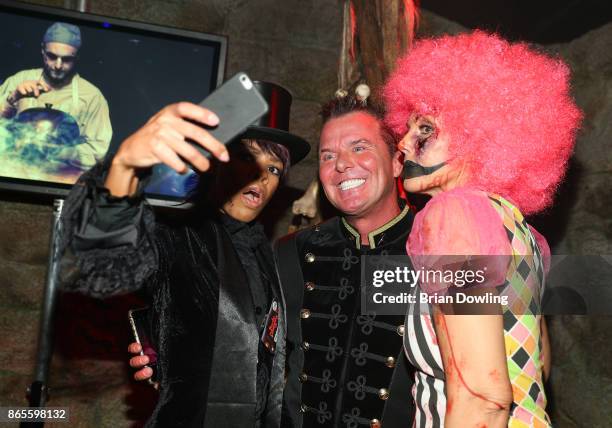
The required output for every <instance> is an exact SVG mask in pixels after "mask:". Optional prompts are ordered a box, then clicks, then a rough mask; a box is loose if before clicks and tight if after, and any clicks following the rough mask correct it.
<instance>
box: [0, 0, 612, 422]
mask: <svg viewBox="0 0 612 428" xmlns="http://www.w3.org/2000/svg"><path fill="white" fill-rule="evenodd" d="M38 3H40V4H47V5H53V6H62V5H63V4H64V2H63V1H62V0H46V1H45V0H39V1H38ZM89 3H90V8H91V12H93V13H97V14H102V15H109V16H115V17H119V18H127V19H133V20H138V21H145V22H151V23H156V24H162V25H169V26H175V27H180V28H186V29H190V30H196V31H206V32H213V33H220V34H225V35H227V36H229V50H228V70H227V75H228V76H229V75H231V74H233V73H234V72H236V71H239V70H244V71H246V72H247V73H249V74H250V75H251V76H252V77H253V78H257V79H265V80H271V81H276V82H278V83H280V84H283V85H285V86H287V87H288V88H290V89H291V90H292V92H293V93H294V105H293V109H292V120H291V127H292V130H293V131H294V132H296V133H298V134H300V135H302V136H304V137H305V138H307V139H308V140H309V141H311V142H313V143H314V142H316V141H317V138H318V131H319V128H320V123H319V119H318V117H317V112H318V106H319V103H320V102H322V101H324V100H325V99H326V98H328V97H329V96H330V95H331V94H333V92H334V90H335V89H336V65H337V53H338V51H339V47H340V46H339V43H340V36H339V35H340V24H341V16H340V7H339V5H338V3H337V2H336V1H330V0H310V1H307V2H305V1H300V0H283V1H275V0H207V1H204V0H164V1H162V0H148V1H137V0H131V1H125V0H95V1H94V0H90V2H89ZM462 30H463V28H462V27H461V26H459V25H457V24H455V23H452V22H449V21H447V20H444V19H441V18H439V17H437V16H435V15H432V14H429V13H427V12H426V11H424V13H423V19H422V26H421V30H420V34H421V35H425V36H427V35H437V34H442V33H447V32H449V33H456V32H459V31H462ZM610 42H612V25H608V26H606V27H603V28H601V29H598V30H595V31H593V32H591V33H589V34H586V35H584V36H583V37H581V38H579V39H577V40H575V41H573V42H571V43H568V44H563V45H556V46H548V47H545V48H546V49H548V50H550V51H552V52H557V53H559V54H560V55H561V56H562V57H563V58H564V59H566V60H567V61H568V62H569V63H570V65H571V66H572V69H573V70H574V92H575V95H576V98H577V100H578V103H579V104H580V106H581V107H582V108H583V109H584V111H585V113H586V120H585V126H584V130H583V132H582V134H581V136H580V139H579V143H578V146H577V149H576V156H575V160H574V162H573V165H572V169H571V171H570V174H569V175H568V178H567V180H566V183H565V184H564V186H563V188H562V194H561V197H560V198H559V200H558V203H557V205H556V207H555V208H554V209H553V210H551V211H550V212H549V213H548V214H547V215H545V216H541V217H539V218H537V219H534V220H535V222H536V224H537V225H538V226H539V228H540V229H542V230H543V231H544V232H545V235H546V236H547V237H548V238H549V239H551V241H552V243H553V244H554V248H555V249H557V250H558V252H562V253H591V254H610V245H612V239H611V235H612V228H611V220H610V218H611V216H610V214H611V213H610V210H611V208H610V205H609V204H608V202H609V201H610V197H611V196H612V195H611V191H610V185H609V183H610V178H611V177H610V176H611V174H612V168H611V163H610V161H611V157H610V156H611V155H610V151H609V147H610V141H611V139H612V129H611V128H610V125H609V124H610V123H612V97H611V95H612V94H611V93H610V92H611V91H612V83H611V79H612V54H610V52H609V46H610V45H611V43H610ZM315 168H316V157H315V156H314V154H311V155H310V156H309V158H308V159H307V160H305V161H304V162H302V163H301V164H300V165H298V166H297V167H295V168H294V169H293V170H292V173H291V178H290V181H289V186H288V188H287V189H285V190H284V191H283V194H282V197H281V198H277V202H276V203H275V205H274V206H273V207H272V208H271V209H270V210H268V214H270V215H271V216H272V217H275V218H280V221H279V222H277V224H276V226H275V227H274V228H273V229H271V230H270V232H271V234H273V235H274V236H279V235H281V234H282V232H283V231H284V230H286V229H287V224H288V222H289V216H288V215H287V212H288V211H287V209H288V207H289V206H290V203H291V201H292V200H293V199H295V198H296V197H297V196H298V195H299V194H300V189H303V188H304V187H305V186H306V185H307V183H308V182H309V180H310V179H311V177H312V176H313V174H314V171H315ZM50 221H51V208H50V207H49V206H47V205H41V204H36V203H33V202H32V201H23V200H18V199H16V198H15V197H13V196H10V195H5V194H2V195H1V197H0V405H2V406H8V405H13V406H16V405H23V404H24V398H23V395H24V390H25V387H26V386H27V385H28V384H29V383H30V382H31V373H32V368H33V365H34V358H35V352H36V349H35V347H36V334H37V328H38V317H39V310H40V302H41V299H42V292H43V286H42V284H43V283H44V277H45V271H46V263H47V251H48V237H49V225H50ZM141 302H142V301H141V300H140V298H139V297H138V296H127V297H121V298H114V299H110V300H107V301H97V300H92V299H87V298H83V297H80V296H74V295H63V296H61V299H60V307H59V310H58V318H57V322H56V328H57V332H58V334H57V339H56V350H55V353H54V358H53V363H52V367H51V379H50V384H51V386H52V391H51V393H52V397H51V402H50V403H49V405H54V406H69V407H70V410H71V413H72V415H71V423H70V426H75V427H89V426H105V427H106V426H108V427H121V426H138V425H140V424H142V421H144V420H145V419H146V417H147V415H148V413H149V412H150V411H151V409H152V406H153V405H154V403H155V392H154V391H153V390H152V389H151V388H149V387H147V386H146V385H138V384H136V383H135V382H131V381H130V373H131V370H130V369H129V367H127V364H126V358H127V354H126V352H125V347H126V345H127V343H128V342H129V331H128V327H127V320H126V313H127V309H128V308H131V307H137V306H139V305H140V304H141ZM549 322H550V329H551V338H552V343H553V376H552V379H551V382H550V388H551V392H550V395H551V398H552V407H551V411H552V415H553V418H554V422H555V426H559V427H572V428H573V427H609V426H612V411H611V410H610V406H609V403H610V400H611V398H612V390H611V389H610V385H612V382H611V381H612V379H611V378H612V372H611V369H610V366H609V365H608V364H606V361H607V360H608V359H609V358H608V357H607V355H609V353H610V350H611V345H610V343H609V338H610V327H611V324H612V322H611V319H610V318H601V317H600V318H588V317H569V316H565V317H554V318H552V319H551V320H550V321H549ZM59 426H65V425H59Z"/></svg>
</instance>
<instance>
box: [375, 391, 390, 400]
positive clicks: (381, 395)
mask: <svg viewBox="0 0 612 428" xmlns="http://www.w3.org/2000/svg"><path fill="white" fill-rule="evenodd" d="M378 398H380V399H381V400H386V399H387V398H389V390H388V389H387V388H380V389H379V390H378Z"/></svg>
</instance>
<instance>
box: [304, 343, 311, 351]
mask: <svg viewBox="0 0 612 428" xmlns="http://www.w3.org/2000/svg"><path fill="white" fill-rule="evenodd" d="M309 348H310V343H308V342H302V349H303V350H304V351H308V349H309Z"/></svg>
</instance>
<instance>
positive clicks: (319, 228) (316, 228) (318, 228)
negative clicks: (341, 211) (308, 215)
mask: <svg viewBox="0 0 612 428" xmlns="http://www.w3.org/2000/svg"><path fill="white" fill-rule="evenodd" d="M320 230H321V226H319V225H318V224H317V225H316V226H315V232H318V231H320Z"/></svg>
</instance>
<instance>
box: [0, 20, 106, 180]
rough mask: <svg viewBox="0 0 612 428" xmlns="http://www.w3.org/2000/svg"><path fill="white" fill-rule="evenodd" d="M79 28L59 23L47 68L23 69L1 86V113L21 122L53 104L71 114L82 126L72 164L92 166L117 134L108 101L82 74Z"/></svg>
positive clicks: (50, 36) (47, 50) (47, 39)
mask: <svg viewBox="0 0 612 428" xmlns="http://www.w3.org/2000/svg"><path fill="white" fill-rule="evenodd" d="M80 48H81V31H80V29H79V27H77V26H76V25H72V24H67V23H63V22H56V23H54V24H53V25H51V26H50V27H49V28H48V29H47V31H46V32H45V34H44V36H43V40H42V44H41V53H42V59H43V67H42V68H35V69H31V70H23V71H20V72H18V73H16V74H14V75H13V76H11V77H9V78H7V79H6V80H5V81H4V82H3V84H2V86H0V117H3V118H14V119H15V120H19V116H20V115H21V116H22V117H24V116H27V115H23V114H22V113H24V112H25V111H27V110H29V109H40V108H50V109H53V110H55V111H60V112H64V113H67V114H68V115H70V116H71V117H72V118H73V119H74V121H76V124H78V128H79V134H77V135H80V136H79V140H78V144H75V145H74V146H73V147H74V150H71V151H70V153H71V154H70V156H71V157H73V159H71V160H72V163H73V164H75V165H77V166H78V167H79V168H80V169H83V170H84V169H88V168H89V167H91V166H93V165H94V164H95V163H96V161H98V160H100V159H102V158H103V157H104V155H105V154H106V151H107V149H108V146H109V144H110V141H111V137H112V127H111V123H110V117H109V111H108V103H107V102H106V99H105V98H104V96H103V95H102V93H101V92H100V90H99V89H98V88H96V87H95V86H94V85H93V84H91V83H90V82H88V81H87V80H85V79H83V78H82V77H80V76H79V74H78V73H77V72H76V63H77V59H78V53H79V49H80Z"/></svg>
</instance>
